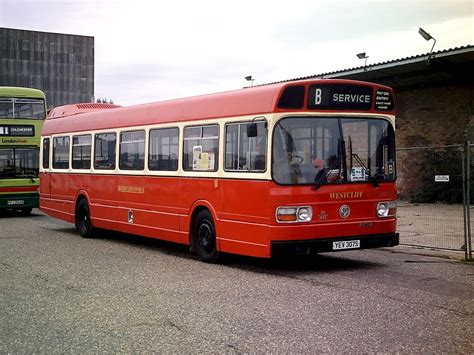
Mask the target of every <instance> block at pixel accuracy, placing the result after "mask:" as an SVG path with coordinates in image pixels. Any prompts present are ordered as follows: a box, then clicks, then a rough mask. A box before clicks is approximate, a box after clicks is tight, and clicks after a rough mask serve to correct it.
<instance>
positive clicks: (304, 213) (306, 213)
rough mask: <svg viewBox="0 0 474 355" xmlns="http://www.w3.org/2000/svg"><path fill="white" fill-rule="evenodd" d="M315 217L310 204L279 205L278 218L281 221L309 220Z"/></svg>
mask: <svg viewBox="0 0 474 355" xmlns="http://www.w3.org/2000/svg"><path fill="white" fill-rule="evenodd" d="M312 217H313V209H312V208H311V207H309V206H303V207H278V208H277V210H276V220H277V222H279V223H296V222H309V221H311V218H312Z"/></svg>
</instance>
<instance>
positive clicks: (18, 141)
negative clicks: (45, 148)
mask: <svg viewBox="0 0 474 355" xmlns="http://www.w3.org/2000/svg"><path fill="white" fill-rule="evenodd" d="M45 118H46V100H45V95H44V93H43V92H42V91H40V90H36V89H29V88H19V87H2V86H0V210H1V209H13V210H20V211H22V212H23V213H24V214H28V213H30V212H31V210H32V209H33V208H34V207H38V206H39V195H38V187H39V175H38V170H39V146H40V136H41V127H42V126H43V122H44V119H45Z"/></svg>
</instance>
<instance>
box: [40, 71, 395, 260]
mask: <svg viewBox="0 0 474 355" xmlns="http://www.w3.org/2000/svg"><path fill="white" fill-rule="evenodd" d="M323 82H324V83H326V82H328V80H313V81H301V82H291V83H282V84H274V85H268V86H262V87H255V88H250V89H244V90H238V91H232V92H226V93H220V94H212V95H204V96H197V97H192V98H187V99H180V100H170V101H164V102H158V103H152V104H144V105H137V106H131V107H116V108H114V109H113V110H103V111H91V112H85V113H81V114H74V109H64V110H63V112H69V113H70V116H67V117H63V116H61V113H58V112H59V111H56V113H55V114H54V117H49V119H48V120H46V122H45V124H44V126H43V130H42V136H52V135H58V134H70V133H72V134H76V133H79V132H88V131H96V130H101V131H104V130H107V129H110V130H113V129H117V128H127V127H139V126H146V125H156V124H165V123H171V122H190V121H195V120H209V119H216V120H217V119H219V118H223V117H225V118H230V117H238V116H252V115H253V116H255V115H263V114H270V113H278V112H286V111H288V112H290V111H291V112H295V110H284V109H279V108H278V99H279V97H280V94H281V93H282V92H283V90H284V89H285V88H286V87H287V86H289V85H304V86H305V87H306V89H307V88H308V86H309V85H312V84H317V83H323ZM331 82H333V83H340V84H352V85H354V84H355V85H358V84H360V85H367V83H363V82H357V81H348V80H332V81H331ZM371 85H372V86H373V88H374V90H376V89H384V90H389V91H390V92H392V90H391V89H390V88H388V87H385V86H382V85H376V84H371ZM305 100H307V99H305ZM305 106H306V102H305ZM309 111H310V110H305V111H304V112H309ZM317 112H318V113H320V112H322V111H317ZM328 112H331V113H335V112H334V111H328ZM344 112H345V113H347V111H344ZM353 112H355V113H360V114H361V115H363V114H367V113H374V114H377V113H378V114H381V113H380V112H376V111H375V110H374V109H373V107H372V109H371V110H369V111H363V112H362V111H353ZM393 114H394V112H393V111H389V112H383V115H393ZM190 124H192V123H190ZM181 139H182V137H181ZM221 139H223V138H222V137H221ZM242 176H243V177H245V174H243V175H242ZM40 177H41V179H40V207H41V210H42V211H44V212H45V213H47V214H48V215H51V216H53V217H56V218H59V219H61V220H64V221H67V222H71V223H74V222H75V206H76V203H77V199H78V197H79V196H84V197H86V198H87V200H88V204H89V206H90V213H91V221H92V225H93V226H94V227H98V228H104V229H110V230H116V231H121V232H126V233H131V234H136V235H142V236H146V237H151V238H158V239H163V240H167V241H172V242H176V243H181V244H190V230H191V225H192V216H193V213H195V211H196V208H200V207H206V208H207V209H208V210H209V211H210V212H211V214H212V216H213V219H214V222H215V228H216V234H217V249H218V250H219V251H222V252H228V253H235V254H243V255H249V256H257V257H270V256H271V253H272V251H271V246H272V242H275V241H305V240H308V241H310V240H316V239H326V238H336V237H358V236H364V235H379V234H380V235H384V234H390V233H392V234H393V233H395V230H396V218H395V216H394V217H387V218H379V217H377V213H376V207H377V203H378V202H381V201H395V200H396V198H397V196H396V195H397V194H396V185H395V183H394V182H381V183H380V184H379V186H378V187H374V185H372V184H371V183H352V184H327V185H323V186H321V187H320V188H318V189H314V188H313V186H311V185H304V186H281V185H278V184H276V183H275V182H273V181H271V180H268V179H266V180H264V179H261V180H258V179H244V178H242V179H235V178H232V179H231V178H219V177H217V174H216V177H215V178H208V177H184V176H155V175H137V174H133V175H127V174H126V173H125V172H124V171H122V172H121V173H120V174H115V173H114V174H112V173H111V174H104V173H103V172H101V173H100V174H92V173H82V172H74V173H71V172H68V171H63V172H61V171H59V172H50V171H42V172H41V174H40ZM342 205H348V206H349V207H350V210H351V214H350V216H349V217H348V218H346V219H342V218H341V217H340V214H339V209H340V207H341V206H342ZM281 206H311V207H312V209H313V218H312V220H311V222H307V223H295V224H292V223H287V224H285V223H278V222H277V221H276V218H275V211H276V209H277V207H281ZM130 213H133V222H132V223H130V221H129V215H130Z"/></svg>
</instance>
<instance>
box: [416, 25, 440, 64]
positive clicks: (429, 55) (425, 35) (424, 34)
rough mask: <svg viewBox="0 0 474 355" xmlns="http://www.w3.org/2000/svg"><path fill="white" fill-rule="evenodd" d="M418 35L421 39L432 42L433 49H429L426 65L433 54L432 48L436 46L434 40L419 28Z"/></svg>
mask: <svg viewBox="0 0 474 355" xmlns="http://www.w3.org/2000/svg"><path fill="white" fill-rule="evenodd" d="M418 33H419V34H420V36H421V37H423V38H424V39H425V40H427V41H430V40H433V47H431V51H430V54H428V59H427V60H426V61H427V62H428V64H429V63H430V58H431V54H432V53H433V48H434V46H435V44H436V38H434V37H433V36H432V35H430V34H429V33H428V32H426V31H425V30H424V29H422V28H421V27H420V28H419V29H418Z"/></svg>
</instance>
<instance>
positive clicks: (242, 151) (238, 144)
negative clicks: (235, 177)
mask: <svg viewBox="0 0 474 355" xmlns="http://www.w3.org/2000/svg"><path fill="white" fill-rule="evenodd" d="M249 123H250V122H245V123H231V124H228V125H226V134H225V149H226V151H225V170H226V171H240V172H263V171H265V169H266V162H267V129H266V122H263V121H260V122H256V124H257V136H256V137H248V136H247V125H248V124H249Z"/></svg>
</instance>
